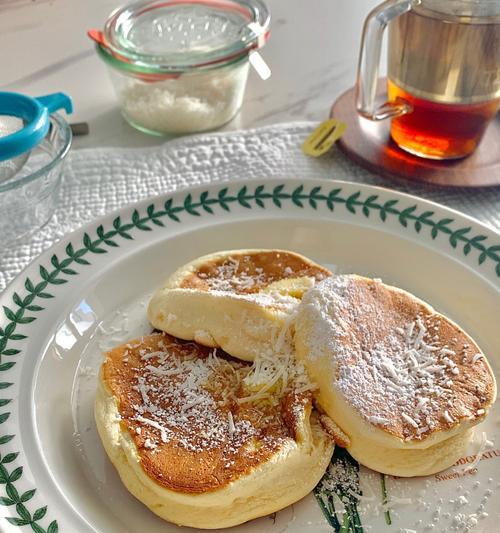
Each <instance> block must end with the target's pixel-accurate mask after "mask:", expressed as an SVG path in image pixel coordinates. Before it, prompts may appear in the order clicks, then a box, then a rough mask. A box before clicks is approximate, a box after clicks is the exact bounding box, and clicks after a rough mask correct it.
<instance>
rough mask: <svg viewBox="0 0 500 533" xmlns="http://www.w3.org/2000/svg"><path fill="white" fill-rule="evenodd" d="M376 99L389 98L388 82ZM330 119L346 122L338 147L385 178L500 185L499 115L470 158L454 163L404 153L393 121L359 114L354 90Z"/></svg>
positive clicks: (339, 101) (336, 105)
mask: <svg viewBox="0 0 500 533" xmlns="http://www.w3.org/2000/svg"><path fill="white" fill-rule="evenodd" d="M377 99H378V100H380V103H382V102H383V101H384V100H385V99H386V80H385V79H381V80H380V81H379V85H378V91H377ZM330 116H331V117H332V118H335V119H337V120H342V121H343V122H346V123H347V130H346V132H345V133H344V135H343V136H342V137H341V139H340V140H339V141H338V145H339V147H340V148H341V150H342V151H343V152H344V153H345V154H346V155H347V156H348V157H350V158H351V159H353V160H354V161H355V162H356V163H358V164H359V165H361V166H363V167H365V168H368V169H369V170H371V171H373V172H376V173H377V174H380V175H382V176H385V177H390V178H405V179H407V180H411V181H415V182H426V183H432V184H434V185H443V186H448V187H492V186H495V185H500V115H499V114H497V116H496V117H495V119H494V120H493V121H492V122H491V124H490V125H489V127H488V129H487V131H486V134H485V136H484V138H483V140H482V141H481V144H480V145H479V147H478V149H477V150H476V152H475V153H473V154H472V155H471V156H469V157H466V158H464V159H455V160H452V161H435V160H432V159H423V158H420V157H416V156H414V155H412V154H409V153H407V152H405V151H404V150H401V149H400V148H399V147H398V146H397V145H396V143H395V142H394V141H393V140H392V139H391V136H390V133H389V130H390V120H383V121H380V122H372V121H370V120H367V119H365V118H362V117H360V116H359V115H358V113H357V112H356V106H355V98H354V87H352V88H351V89H349V90H348V91H346V92H345V93H343V94H342V95H341V96H340V97H339V98H338V99H337V100H336V102H335V103H334V104H333V106H332V109H331V112H330Z"/></svg>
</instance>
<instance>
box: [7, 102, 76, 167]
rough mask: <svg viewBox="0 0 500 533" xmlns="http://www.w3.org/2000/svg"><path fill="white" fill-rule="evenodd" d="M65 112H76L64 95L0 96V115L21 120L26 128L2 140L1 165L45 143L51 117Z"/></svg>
mask: <svg viewBox="0 0 500 533" xmlns="http://www.w3.org/2000/svg"><path fill="white" fill-rule="evenodd" d="M59 109H64V110H65V111H66V113H68V114H69V113H72V112H73V104H72V102H71V99H70V97H69V96H67V95H66V94H64V93H54V94H48V95H46V96H39V97H37V98H33V97H31V96H26V95H24V94H19V93H10V92H0V115H9V116H13V117H17V118H20V119H21V120H22V121H23V123H24V127H23V128H22V129H20V130H18V131H16V132H14V133H11V134H10V135H5V136H4V137H0V161H5V160H7V159H12V158H14V157H17V156H19V155H21V154H24V153H25V152H28V151H30V150H31V149H33V148H34V147H35V146H37V145H38V144H39V143H40V142H42V141H43V139H44V138H45V136H46V135H47V132H48V131H49V127H50V120H49V117H50V115H51V113H54V112H55V111H58V110H59Z"/></svg>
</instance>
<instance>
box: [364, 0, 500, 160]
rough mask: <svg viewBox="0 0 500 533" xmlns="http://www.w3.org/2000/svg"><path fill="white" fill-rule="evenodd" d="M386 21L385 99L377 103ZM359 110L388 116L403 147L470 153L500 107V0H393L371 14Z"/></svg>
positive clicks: (450, 155) (439, 155)
mask: <svg viewBox="0 0 500 533" xmlns="http://www.w3.org/2000/svg"><path fill="white" fill-rule="evenodd" d="M387 25H389V41H388V69H387V70H388V72H387V77H388V81H387V93H388V101H387V102H386V103H385V104H383V105H381V106H379V107H376V105H375V96H376V92H377V81H378V70H379V61H380V51H381V46H382V37H383V33H384V29H385V27H386V26H387ZM356 93H357V96H356V100H357V110H358V112H359V113H360V114H361V115H362V116H363V117H365V118H368V119H370V120H384V119H388V118H391V119H392V123H391V136H392V138H393V140H394V141H395V142H396V143H397V144H398V146H399V147H400V148H402V149H403V150H406V151H407V152H410V153H412V154H415V155H418V156H421V157H426V158H430V159H455V158H460V157H464V156H467V155H469V154H471V153H472V152H473V151H474V150H475V149H476V147H477V146H478V144H479V142H480V141H481V138H482V136H483V134H484V132H485V131H486V128H487V126H488V123H489V122H490V121H491V120H492V119H493V118H494V117H495V115H496V113H497V111H498V110H499V108H500V0H388V1H386V2H384V3H383V4H381V5H379V6H378V7H376V8H375V9H374V10H373V11H372V12H371V13H370V14H369V15H368V17H367V19H366V21H365V25H364V28H363V37H362V41H361V51H360V58H359V66H358V79H357V83H356Z"/></svg>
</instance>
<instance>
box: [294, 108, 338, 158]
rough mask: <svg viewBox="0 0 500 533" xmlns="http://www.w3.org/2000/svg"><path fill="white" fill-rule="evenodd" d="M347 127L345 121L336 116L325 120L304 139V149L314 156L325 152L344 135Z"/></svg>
mask: <svg viewBox="0 0 500 533" xmlns="http://www.w3.org/2000/svg"><path fill="white" fill-rule="evenodd" d="M346 128H347V124H346V123H345V122H340V121H339V120H335V119H334V118H330V119H328V120H325V121H324V122H322V123H321V124H320V125H319V126H318V127H317V128H316V129H315V130H314V131H313V132H312V133H311V135H309V137H308V138H307V139H306V140H305V141H304V144H303V145H302V151H303V152H304V153H305V154H307V155H311V156H312V157H319V156H320V155H323V154H325V153H326V152H328V150H330V148H331V147H332V146H333V145H334V144H335V142H336V141H338V140H339V139H340V137H342V135H343V134H344V132H345V130H346Z"/></svg>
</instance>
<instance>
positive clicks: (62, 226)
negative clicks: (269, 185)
mask: <svg viewBox="0 0 500 533" xmlns="http://www.w3.org/2000/svg"><path fill="white" fill-rule="evenodd" d="M315 126H316V123H311V122H299V123H297V122H296V123H290V124H279V125H274V126H268V127H265V128H261V129H256V130H247V131H242V132H230V133H212V134H203V135H198V136H193V137H183V138H180V139H176V140H174V141H170V142H167V143H165V144H164V145H163V146H161V147H159V148H153V149H150V148H149V149H135V150H130V149H117V148H97V149H85V150H74V151H73V152H72V153H71V154H70V156H69V159H68V161H67V164H66V167H65V170H64V180H63V184H62V187H61V194H60V200H59V204H58V207H57V209H56V212H55V214H54V216H53V218H52V220H51V221H50V222H49V224H47V225H46V226H45V227H44V228H43V229H42V230H40V231H38V232H37V233H36V234H35V235H33V236H32V237H31V238H30V239H29V241H27V242H25V243H17V244H15V245H12V246H10V247H9V248H8V249H6V250H3V251H2V252H1V255H0V290H3V289H4V288H5V287H6V285H7V284H8V283H9V281H10V280H12V279H13V278H14V276H16V275H17V274H18V273H19V272H20V271H21V270H22V269H23V268H24V267H25V266H26V265H28V264H29V262H30V261H31V260H32V259H33V258H35V257H36V256H37V255H39V254H40V253H41V252H42V251H43V250H45V249H47V248H48V247H49V246H50V245H51V244H53V243H54V242H56V241H57V240H59V239H60V238H61V237H62V236H64V235H66V234H67V233H69V232H71V231H72V230H74V229H76V228H78V227H80V226H81V225H82V224H85V223H86V222H89V221H91V220H93V219H95V218H97V217H99V216H101V215H104V214H105V213H109V212H110V211H113V210H115V209H118V208H119V207H121V206H123V205H126V204H130V203H133V202H135V201H137V200H141V199H143V198H147V197H150V196H154V195H157V194H163V193H167V192H173V191H176V190H178V189H181V188H185V187H188V186H191V185H198V184H202V183H205V184H207V183H213V182H218V181H225V180H232V179H250V178H263V179H265V178H269V177H280V178H302V179H307V178H329V179H340V180H347V181H356V182H364V183H371V184H376V185H382V186H385V187H390V188H393V189H397V190H400V191H404V192H409V193H412V194H416V195H420V196H422V197H425V198H428V199H431V200H434V201H437V202H440V203H442V204H445V205H447V206H449V207H452V208H455V209H458V210H460V211H463V212H465V213H466V214H469V215H472V216H474V217H476V218H478V219H479V220H481V221H483V222H485V223H487V224H489V225H490V226H492V227H494V228H495V229H497V230H499V229H500V187H497V188H488V189H457V188H440V187H432V186H430V185H426V184H418V183H415V184H412V183H410V182H403V181H401V182H396V181H388V180H387V179H384V178H382V177H380V176H377V175H375V174H372V173H370V172H368V171H366V170H364V169H363V168H361V167H359V166H357V165H355V164H354V163H352V162H351V161H349V160H348V159H347V158H346V157H345V156H344V155H343V154H342V153H340V152H339V151H338V150H334V151H333V152H332V153H331V154H328V155H326V156H323V157H321V158H319V159H313V158H311V157H308V156H305V155H304V154H303V153H302V151H301V149H300V145H301V144H302V141H303V140H304V139H305V137H306V136H307V135H308V133H310V131H312V129H313V128H314V127H315Z"/></svg>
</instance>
